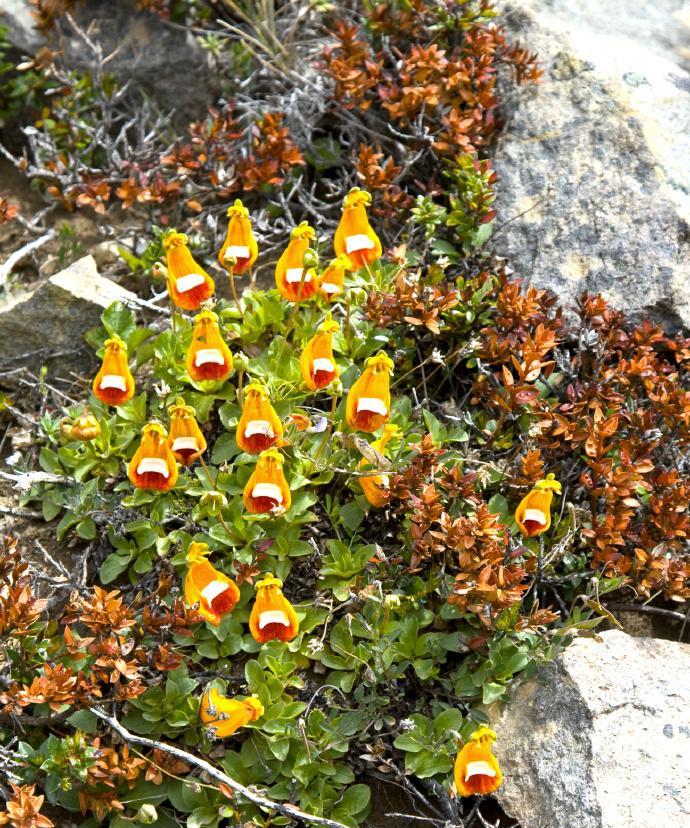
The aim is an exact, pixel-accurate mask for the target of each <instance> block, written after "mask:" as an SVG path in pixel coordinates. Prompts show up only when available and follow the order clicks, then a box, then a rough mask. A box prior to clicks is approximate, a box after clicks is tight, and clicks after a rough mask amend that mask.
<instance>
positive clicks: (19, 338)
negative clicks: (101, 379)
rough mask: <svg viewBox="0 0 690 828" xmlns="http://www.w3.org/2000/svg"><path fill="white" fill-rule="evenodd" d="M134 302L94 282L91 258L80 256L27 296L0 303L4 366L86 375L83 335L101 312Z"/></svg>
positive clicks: (88, 360) (98, 279) (90, 359)
mask: <svg viewBox="0 0 690 828" xmlns="http://www.w3.org/2000/svg"><path fill="white" fill-rule="evenodd" d="M134 300H136V296H135V295H134V294H133V293H131V292H130V291H128V290H124V289H123V288H121V287H120V286H119V285H117V284H115V282H112V281H111V280H110V279H105V278H104V277H102V276H100V275H99V273H98V270H97V268H96V262H95V261H94V259H93V257H92V256H84V258H82V259H79V260H78V261H76V262H74V264H72V265H70V266H69V267H68V268H66V269H65V270H62V271H60V273H56V274H55V275H54V276H51V277H50V279H48V280H47V281H45V282H43V283H42V284H40V285H39V286H38V287H37V288H35V289H34V290H30V291H22V292H17V293H10V295H9V297H8V298H5V299H3V300H2V301H0V342H2V353H3V360H4V362H5V365H6V366H9V367H18V366H19V365H27V366H29V367H33V368H34V369H35V370H38V368H40V367H41V365H43V364H44V363H45V364H48V365H49V367H50V370H51V373H54V374H60V375H62V376H67V375H68V373H69V372H70V371H83V370H87V369H88V368H90V367H91V366H92V365H93V364H94V355H93V352H92V351H91V349H90V348H88V347H87V345H86V344H85V342H84V334H85V333H86V331H88V330H89V328H93V327H94V326H96V325H98V324H99V322H100V316H101V314H102V313H103V310H104V309H105V308H107V307H108V306H109V305H111V304H112V303H113V302H116V301H124V302H132V301H134Z"/></svg>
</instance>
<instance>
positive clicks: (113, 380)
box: [98, 374, 127, 391]
mask: <svg viewBox="0 0 690 828" xmlns="http://www.w3.org/2000/svg"><path fill="white" fill-rule="evenodd" d="M98 387H99V388H102V389H103V390H105V389H107V388H116V389H117V390H118V391H126V390H127V384H126V382H125V378H124V377H123V376H120V374H105V376H104V377H103V378H102V379H101V382H100V384H99V386H98Z"/></svg>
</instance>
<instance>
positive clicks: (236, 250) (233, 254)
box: [225, 244, 249, 260]
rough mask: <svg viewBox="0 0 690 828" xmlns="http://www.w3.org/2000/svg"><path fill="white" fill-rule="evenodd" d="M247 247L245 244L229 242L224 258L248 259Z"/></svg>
mask: <svg viewBox="0 0 690 828" xmlns="http://www.w3.org/2000/svg"><path fill="white" fill-rule="evenodd" d="M248 258H249V248H248V247H247V245H246V244H231V245H230V246H229V247H228V248H227V250H226V251H225V259H226V260H227V259H248Z"/></svg>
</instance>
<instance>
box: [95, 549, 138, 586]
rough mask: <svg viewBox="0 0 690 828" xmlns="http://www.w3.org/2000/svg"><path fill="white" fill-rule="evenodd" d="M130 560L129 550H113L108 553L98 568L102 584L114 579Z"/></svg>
mask: <svg viewBox="0 0 690 828" xmlns="http://www.w3.org/2000/svg"><path fill="white" fill-rule="evenodd" d="M131 560H132V553H131V552H115V553H113V554H112V555H108V557H107V558H106V559H105V560H104V561H103V563H102V564H101V567H100V569H99V570H98V575H99V577H100V579H101V581H102V582H103V583H104V584H109V583H111V582H112V581H114V580H115V579H116V578H117V576H118V575H120V574H121V573H122V572H124V571H125V569H127V567H128V566H129V562H130V561H131Z"/></svg>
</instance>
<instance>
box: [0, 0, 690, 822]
mask: <svg viewBox="0 0 690 828" xmlns="http://www.w3.org/2000/svg"><path fill="white" fill-rule="evenodd" d="M143 5H145V6H146V7H147V8H149V9H151V10H153V11H155V12H156V13H158V14H160V15H161V16H163V17H164V18H166V19H170V20H173V21H175V22H176V23H177V24H178V25H180V24H182V23H187V24H190V23H191V24H194V26H195V27H197V29H201V30H202V31H204V32H205V35H203V36H200V37H202V39H203V40H204V43H205V45H206V47H207V48H208V49H209V51H210V53H211V54H213V55H214V56H215V59H216V60H217V61H218V63H217V65H218V70H219V72H226V73H229V72H230V70H229V68H228V67H229V66H230V65H231V64H232V65H233V66H234V67H235V68H236V69H237V70H238V71H237V72H235V76H236V77H237V78H240V80H242V82H243V83H245V86H244V87H243V88H244V89H247V88H251V87H252V85H253V86H254V88H255V89H256V92H255V97H254V99H253V100H251V101H248V100H247V96H246V95H240V94H238V95H237V96H236V99H235V100H234V101H232V102H231V103H227V104H225V105H224V106H219V107H218V108H217V109H214V110H212V111H211V112H210V113H209V115H208V117H207V118H206V119H204V120H203V121H200V122H197V123H195V124H192V125H191V126H190V128H189V131H188V134H187V135H186V136H185V137H183V138H181V139H179V140H174V139H171V138H170V135H169V132H168V130H167V129H164V125H163V124H162V123H159V122H158V121H157V120H156V115H155V113H154V112H153V111H150V110H147V109H145V108H141V109H139V110H137V108H136V107H137V104H136V98H134V99H133V98H132V97H131V95H132V91H133V90H130V89H126V88H124V87H121V86H118V84H117V83H116V82H115V80H114V79H113V78H111V77H110V76H109V74H108V71H109V70H108V66H109V60H108V56H107V55H103V54H102V52H101V51H100V47H99V45H98V43H97V42H95V41H93V40H92V38H91V36H90V34H88V33H87V32H85V31H84V30H82V29H80V28H79V26H78V25H77V24H72V23H69V25H70V26H72V25H74V26H76V29H75V31H76V36H77V37H79V38H81V39H82V42H83V44H84V48H85V49H87V50H90V51H91V53H92V54H93V57H94V61H95V63H94V65H95V67H96V68H95V69H94V72H93V73H92V75H78V74H75V73H65V70H64V69H63V68H61V67H60V65H59V63H58V61H57V59H55V60H54V59H53V58H52V57H50V56H46V57H45V60H46V61H48V62H49V64H50V66H51V67H52V68H51V69H50V70H49V71H48V72H46V73H45V74H46V77H48V78H50V79H51V80H52V81H54V82H55V83H56V84H57V86H58V91H55V92H54V93H53V94H51V95H50V96H48V97H49V102H48V103H46V101H42V102H41V103H40V106H41V107H42V110H41V111H40V113H39V114H38V116H37V117H38V122H37V124H36V125H35V126H34V128H33V130H30V131H29V133H28V135H27V141H28V145H27V148H26V150H25V151H26V156H25V157H24V158H15V161H16V163H17V166H18V167H19V168H20V169H22V170H23V171H24V172H25V173H26V174H27V175H28V176H29V177H31V178H32V179H33V180H35V181H37V182H40V183H41V184H42V185H43V186H44V188H45V192H46V193H47V194H48V196H49V197H50V198H52V199H54V200H55V203H57V202H59V203H61V204H62V205H63V206H66V207H68V208H70V209H90V210H92V211H95V212H96V213H100V214H102V215H107V216H109V217H110V216H112V215H113V214H114V207H113V203H114V202H119V204H120V206H121V207H123V208H124V210H125V211H126V215H127V216H128V217H129V218H130V219H131V220H133V221H136V222H138V224H137V232H138V233H140V234H141V237H142V238H143V240H144V244H143V245H139V246H138V247H137V248H136V250H135V251H134V252H132V251H131V250H128V249H126V248H125V247H124V246H123V247H122V248H121V251H120V252H121V255H122V258H123V259H124V261H125V263H126V265H127V266H128V267H129V269H130V270H131V271H134V272H137V273H139V274H146V276H147V277H148V276H149V275H150V276H151V277H152V278H153V279H161V280H164V281H165V286H166V289H167V294H168V300H169V301H167V305H166V307H165V308H164V310H163V312H161V313H154V312H153V310H154V309H156V305H155V304H153V305H151V303H149V306H148V308H147V309H144V310H142V311H141V312H138V314H136V315H135V314H134V313H133V311H132V310H130V309H128V308H126V307H124V306H122V305H119V304H115V305H113V306H111V307H110V308H108V309H107V310H106V311H105V312H104V313H103V315H102V318H101V323H102V324H101V326H99V327H98V328H96V329H94V330H92V331H90V332H89V334H88V335H87V341H88V343H89V345H90V346H91V347H92V348H93V350H94V352H95V353H96V355H97V357H98V358H99V359H100V361H101V362H100V368H99V370H98V371H94V373H93V375H91V376H88V377H86V376H84V377H79V378H77V379H76V380H75V382H74V383H73V384H72V385H71V386H69V397H66V396H65V394H64V393H63V392H61V391H59V390H56V389H54V388H52V387H51V386H50V385H48V384H47V382H46V379H45V376H44V374H43V373H42V374H41V376H40V377H39V381H38V382H39V392H40V398H39V400H38V403H39V404H38V405H37V409H39V410H38V411H37V412H29V413H31V417H29V416H28V414H24V417H25V419H26V421H27V422H29V423H30V424H31V429H32V437H33V444H32V446H31V447H30V448H28V449H26V450H25V448H23V447H21V446H20V448H19V450H18V451H17V452H16V453H15V455H14V456H13V458H12V463H13V475H14V479H16V480H18V481H19V482H20V483H21V484H22V486H23V488H22V494H21V503H20V506H21V508H40V509H41V512H42V515H43V517H44V519H45V520H46V521H47V522H50V523H54V525H55V530H56V536H57V539H58V543H59V544H60V547H61V549H63V550H64V551H66V552H67V554H69V553H70V550H76V549H82V550H83V551H84V556H85V558H84V559H85V562H86V563H85V567H86V569H85V570H84V571H85V572H86V573H87V574H88V575H89V576H92V577H82V576H77V575H75V574H74V573H73V572H72V569H76V567H74V568H72V567H69V568H67V569H65V570H64V572H62V576H61V579H60V580H51V579H47V578H46V576H45V575H41V573H39V572H37V571H35V570H33V569H31V568H29V567H28V566H27V564H26V563H25V562H23V561H22V560H21V559H20V557H19V554H18V548H17V544H16V542H15V541H13V540H11V539H8V540H7V541H6V542H5V545H4V548H3V550H2V552H1V553H0V639H1V640H2V654H3V655H2V658H3V660H4V661H3V667H4V668H6V669H4V670H3V675H2V679H1V680H0V705H2V708H1V710H0V771H1V772H2V773H3V774H4V776H5V777H6V778H7V780H8V786H5V787H6V788H7V793H8V797H9V798H8V801H7V805H6V809H5V811H4V812H1V813H0V824H5V823H7V824H14V825H20V826H22V828H24V826H26V828H50V825H52V824H53V822H54V820H55V823H56V824H59V819H60V818H61V817H62V816H63V815H64V812H65V811H67V812H70V814H72V815H78V816H76V819H81V820H82V821H81V824H82V825H83V826H84V828H92V826H95V825H98V824H103V823H105V824H108V825H110V826H111V827H112V828H125V826H126V825H131V824H142V825H146V824H156V825H159V826H162V828H166V826H170V828H172V827H173V826H175V825H179V824H182V823H184V822H185V821H186V824H187V825H188V826H190V828H196V827H197V826H198V827H199V828H200V827H201V826H207V827H208V828H220V826H223V825H226V824H243V825H257V826H269V825H290V824H292V825H295V824H323V825H330V826H333V828H342V826H348V828H356V826H357V825H358V824H362V823H364V822H365V821H366V819H367V816H368V813H369V810H370V807H371V804H370V798H371V791H370V786H371V783H372V782H373V781H376V784H377V785H381V784H385V783H386V782H389V783H392V784H394V785H396V786H399V787H401V788H403V789H404V790H405V791H406V795H407V796H408V797H409V798H410V799H411V800H412V801H413V802H415V803H418V804H419V805H420V807H422V808H424V809H429V810H430V812H433V818H435V819H438V820H439V821H443V822H445V821H451V822H455V823H461V824H468V828H469V825H471V824H473V823H472V822H471V820H478V822H477V823H474V824H482V825H486V824H487V822H486V820H485V818H484V816H483V815H482V814H483V811H482V807H483V803H482V801H479V802H477V801H476V800H474V799H471V797H474V796H477V795H483V794H487V793H490V792H491V791H493V790H495V788H496V786H497V785H498V784H500V781H501V770H500V768H499V767H498V764H497V762H496V760H495V757H494V756H493V754H492V752H491V743H492V741H493V740H494V738H496V736H497V738H498V739H499V740H500V737H501V734H500V733H499V734H497V735H496V734H493V732H492V731H491V730H489V728H488V727H487V726H486V724H487V722H488V718H489V708H488V705H491V704H492V703H493V702H496V701H504V700H507V699H509V696H510V690H511V686H512V684H513V682H514V680H515V679H517V678H520V677H526V676H529V675H530V674H531V673H532V672H533V671H534V669H535V668H536V666H537V665H539V664H540V663H542V662H544V661H548V660H549V659H551V658H553V657H554V656H555V655H556V654H557V653H558V652H559V651H560V649H561V648H562V647H564V646H566V645H567V644H568V643H569V642H570V641H571V640H572V639H573V637H575V636H576V635H595V628H596V627H597V626H598V625H599V624H600V623H601V622H602V621H603V620H607V621H608V622H611V623H615V619H613V617H612V616H611V614H610V612H609V611H608V610H607V609H606V607H605V605H604V603H602V600H605V598H604V596H606V595H607V594H608V593H612V592H617V593H618V594H620V593H621V591H622V590H626V591H627V592H628V593H630V594H632V593H633V592H634V593H636V594H637V595H639V596H642V597H644V598H645V600H648V601H655V602H656V603H657V604H660V603H661V602H663V601H674V602H678V603H680V602H686V601H687V600H688V598H690V556H688V552H687V535H688V503H689V499H690V472H689V470H688V466H687V451H688V443H689V442H690V392H688V391H687V390H685V389H687V388H688V373H689V370H690V365H689V363H690V339H688V338H687V337H684V336H683V335H681V334H678V335H676V336H669V335H667V334H666V333H665V332H664V331H663V330H662V329H661V328H658V327H654V326H652V325H650V324H647V323H645V324H640V325H633V324H631V323H629V322H628V321H627V320H626V319H625V317H624V316H623V314H621V313H620V312H618V311H615V310H614V309H612V308H610V307H608V306H607V305H606V303H605V302H604V301H603V300H602V299H601V298H600V297H595V296H590V295H584V296H582V297H581V299H580V302H579V304H578V307H577V308H576V313H575V314H574V315H573V316H566V315H565V314H564V309H563V308H561V307H559V306H558V304H557V302H556V299H555V297H554V296H553V295H551V294H550V293H548V292H546V291H542V290H537V289H535V288H533V287H527V288H525V287H524V286H523V285H522V284H521V283H520V281H519V280H518V279H515V278H512V277H511V276H510V275H509V271H508V270H507V267H506V264H505V262H504V261H502V260H500V259H497V258H496V257H493V256H492V255H491V254H490V253H489V252H487V251H486V242H487V240H488V239H489V236H490V232H491V226H492V221H493V218H494V211H493V207H492V201H493V184H494V181H495V176H494V173H493V171H492V169H491V165H490V162H489V160H488V159H487V157H486V154H487V147H488V145H489V141H490V139H491V136H492V134H493V132H494V130H495V128H496V126H497V124H498V122H499V117H498V115H499V110H498V104H499V98H498V91H497V89H498V86H497V72H498V69H499V67H500V66H501V65H504V64H505V65H507V66H512V67H513V74H514V77H515V79H516V80H518V81H523V80H527V81H534V80H536V79H537V77H538V70H537V69H536V66H535V63H534V58H533V56H531V55H529V54H527V53H526V52H524V51H523V50H521V49H519V48H518V47H514V46H510V45H508V44H507V43H506V40H505V36H504V34H503V32H502V31H501V29H500V28H497V27H495V26H494V25H493V24H491V20H492V19H493V15H494V13H493V11H492V9H491V7H490V5H489V4H488V3H486V2H483V0H481V2H462V3H453V4H451V3H433V4H431V3H428V2H423V0H412V2H405V3H402V2H392V0H391V2H381V3H379V4H377V5H375V6H373V7H369V6H368V5H366V6H365V7H363V8H364V12H365V13H364V14H363V15H361V16H360V17H359V19H358V21H357V24H356V25H355V23H353V21H352V20H349V19H348V20H345V19H339V20H336V19H334V18H332V17H328V16H326V17H323V15H335V16H336V18H338V17H340V18H342V12H340V11H334V10H333V9H329V8H327V7H326V6H327V4H321V3H313V4H309V5H308V7H307V6H304V7H303V9H304V10H303V12H302V14H301V16H300V15H298V16H297V17H295V13H296V12H295V8H294V7H295V5H299V4H276V3H273V2H271V0H262V2H261V3H260V4H251V3H239V2H234V1H231V0H224V2H222V3H214V4H213V8H214V13H216V12H217V14H218V15H220V16H221V17H222V18H223V20H224V23H225V26H224V27H223V32H221V33H219V32H218V31H216V30H215V29H213V28H212V23H211V22H210V21H209V15H207V14H206V13H205V12H204V11H202V10H201V8H200V6H201V4H196V3H177V2H157V0H156V1H155V2H146V3H144V4H143ZM37 6H38V11H39V12H41V14H42V15H44V19H43V25H44V26H46V27H48V28H49V27H50V26H52V25H53V24H54V20H55V19H56V17H59V16H60V15H62V13H63V12H65V11H67V10H69V9H70V8H71V7H72V6H74V4H72V3H68V2H62V3H56V4H55V3H45V2H40V3H38V4H37ZM255 6H256V8H255ZM257 8H258V9H259V12H260V13H257ZM51 14H52V17H51V16H50V15H51ZM315 15H316V16H317V18H316V19H318V20H327V21H331V22H332V28H333V32H334V33H335V42H333V43H331V44H329V45H328V46H327V47H326V48H325V50H324V49H323V48H322V46H321V45H319V46H318V48H312V46H313V44H311V46H309V48H308V47H307V46H308V44H310V43H311V41H310V40H309V38H310V37H311V33H312V31H313V28H310V26H311V27H313V26H314V25H315V24H314V19H315ZM353 19H354V18H353ZM391 20H395V21H396V24H395V26H394V27H393V26H391V24H390V21H391ZM214 38H216V39H215V40H214ZM300 38H302V40H300ZM285 44H289V45H290V49H287V48H286V46H285ZM305 44H307V45H305ZM303 45H304V50H303V51H306V53H307V54H309V55H311V56H312V57H313V60H314V61H316V60H318V61H320V63H321V69H322V71H323V72H324V73H325V76H326V86H322V87H318V86H315V84H316V83H317V81H316V80H315V79H314V76H313V73H312V72H310V71H308V67H306V66H305V65H304V64H300V63H299V55H300V47H301V46H303ZM226 47H227V48H226ZM309 49H311V51H310V50H309ZM46 65H47V64H46ZM310 66H311V64H310ZM240 70H242V71H240ZM1 71H2V70H1V69H0V73H1ZM23 71H24V72H26V71H33V70H29V69H25V70H23ZM242 72H244V73H245V74H244V75H243V74H242ZM2 77H3V76H2V74H0V83H2V82H3V81H2ZM20 77H21V74H20ZM267 79H270V80H267ZM226 80H227V78H226ZM10 82H11V83H13V84H14V83H15V82H16V80H15V79H14V77H13V78H12V79H11V80H10ZM300 90H301V91H300ZM316 90H318V91H319V94H320V96H321V97H320V99H318V98H317V95H316ZM230 97H231V96H230ZM276 102H278V103H279V105H276ZM269 104H270V105H269ZM283 104H284V105H283ZM134 112H137V114H138V117H137V118H135V119H134V120H132V118H133V113H134ZM295 112H297V113H298V115H299V117H295ZM303 113H306V117H304V118H302V117H301V116H302V114H303ZM13 117H14V116H13ZM152 124H153V125H154V126H156V124H157V126H156V128H152ZM104 125H108V126H107V128H104ZM144 139H146V140H144ZM10 157H13V156H12V155H11V154H10ZM354 184H359V185H361V186H363V187H366V190H362V189H359V187H353V186H352V185H354ZM367 191H370V192H371V195H369V192H367ZM238 194H239V195H242V194H243V197H244V198H245V199H246V201H247V203H248V204H250V205H251V209H250V210H248V209H246V208H245V206H244V205H243V204H242V202H241V201H240V200H239V199H235V197H236V196H237V195H238ZM343 197H344V202H343V212H342V215H340V210H339V201H340V200H341V199H343ZM233 200H234V203H232V202H233ZM228 201H230V202H231V206H230V207H229V209H228V218H229V222H228V226H227V231H226V232H225V234H224V238H223V233H222V229H221V230H219V229H218V221H217V218H218V216H217V215H216V213H217V210H218V207H219V205H220V204H226V203H227V202H228ZM13 209H14V208H13V205H11V204H7V203H5V202H0V221H2V218H1V217H2V216H3V215H4V217H5V219H11V218H13ZM3 211H4V212H3ZM305 219H308V220H309V222H310V224H308V223H307V221H306V220H305ZM370 219H371V223H370ZM172 224H176V225H177V227H178V228H180V229H181V230H184V231H185V232H177V231H176V230H171V229H169V228H170V226H171V225H172ZM312 224H313V225H315V226H314V227H312V226H311V225H312ZM123 269H124V268H123ZM257 271H258V272H265V271H268V272H270V273H271V274H272V276H273V278H274V279H275V287H272V288H271V289H257V287H256V279H255V277H256V273H257ZM219 273H220V274H222V276H221V277H220V278H219V277H218V274H219ZM142 284H146V283H145V282H144V281H143V279H142V282H140V286H141V285H142ZM158 310H160V308H158ZM27 399H28V397H27ZM4 405H5V403H4V402H3V406H4ZM7 410H8V411H10V413H12V411H14V410H16V409H14V406H13V405H9V406H7ZM19 413H20V414H23V412H21V411H20V412H19ZM75 554H76V553H75ZM89 580H92V581H93V583H91V584H89ZM46 587H48V588H46ZM477 767H481V768H482V769H483V770H482V773H479V774H477V775H474V776H473V773H474V771H473V770H472V768H474V769H475V770H476V768H477ZM451 792H452V795H451ZM46 805H48V806H49V807H50V808H51V809H53V810H48V809H47V808H46V807H45V806H46Z"/></svg>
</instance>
